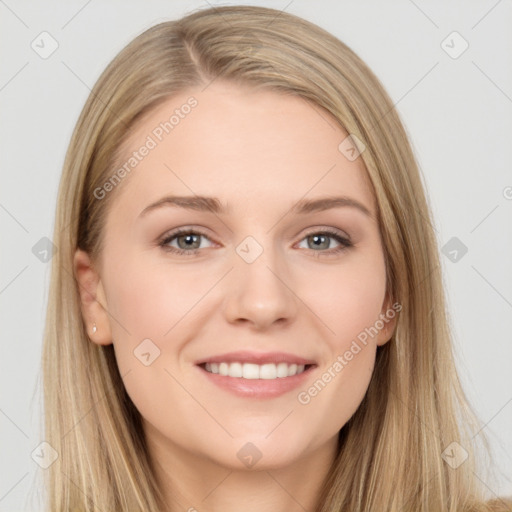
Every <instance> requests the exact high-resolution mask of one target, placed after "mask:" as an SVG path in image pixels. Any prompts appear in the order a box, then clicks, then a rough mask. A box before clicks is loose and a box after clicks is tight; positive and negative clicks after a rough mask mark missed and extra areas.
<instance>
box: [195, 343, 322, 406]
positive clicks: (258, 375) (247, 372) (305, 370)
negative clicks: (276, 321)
mask: <svg viewBox="0 0 512 512" xmlns="http://www.w3.org/2000/svg"><path fill="white" fill-rule="evenodd" d="M196 367H197V368H198V369H199V370H200V371H201V374H202V375H204V376H205V377H206V379H207V382H208V383H210V384H214V385H216V386H218V387H220V388H221V389H223V390H224V391H229V392H230V393H234V394H235V395H238V396H241V397H244V398H247V397H249V398H261V399H263V398H274V397H277V396H280V395H282V394H284V393H287V392H289V391H292V390H293V389H294V388H296V387H298V386H300V385H301V384H302V385H303V384H304V382H305V380H306V379H308V377H309V375H310V373H311V372H312V371H313V370H314V369H315V368H316V367H317V364H316V363H315V362H314V361H313V360H310V359H304V358H301V357H297V356H295V355H293V354H285V353H276V352H275V353H267V354H261V353H250V352H232V353H229V354H224V355H219V356H214V357H210V358H208V359H203V360H202V361H197V362H196Z"/></svg>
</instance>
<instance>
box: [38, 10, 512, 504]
mask: <svg viewBox="0 0 512 512" xmlns="http://www.w3.org/2000/svg"><path fill="white" fill-rule="evenodd" d="M217 78H220V79H223V80H228V81H230V82H234V83H239V84H243V85H252V86H254V87H261V88H266V89H271V90H275V91H279V92H284V93H287V94H291V95H296V96H299V97H302V98H304V99H306V100H309V101H311V102H312V103H314V104H315V105H317V106H318V107H322V108H323V109H325V110H326V111H328V112H329V113H331V114H332V115H333V116H334V117H335V118H336V119H337V120H338V122H339V124H340V126H342V127H343V128H344V129H345V130H346V131H347V132H349V133H351V134H355V135H356V136H357V138H359V139H360V140H361V141H363V142H364V145H365V146H366V149H365V151H364V152H363V153H362V154H361V158H362V159H363V161H364V163H365V165H366V169H367V172H368V176H369V178H370V180H371V183H372V187H373V191H374V194H375V197H376V200H377V205H378V213H379V223H380V229H381V233H382V240H383V245H384V252H385V257H386V269H387V282H388V291H389V293H390V294H391V296H392V297H393V298H394V300H395V301H397V302H399V303H400V304H402V307H403V309H402V311H401V313H400V316H399V319H398V323H397V326H396V330H395V332H394V334H393V337H392V339H391V341H390V342H389V343H387V344H385V345H384V346H382V347H379V349H378V352H377V360H376V364H375V370H374V374H373V377H372V380H371V383H370V385H369V388H368V391H367V393H366V396H365V398H364V399H363V401H362V403H361V405H360V407H359V408H358V410H357V411H356V413H355V414H354V415H353V417H352V418H351V419H350V420H349V422H348V423H347V424H346V425H345V426H344V427H343V428H342V429H341V431H340V436H339V454H338V456H337V459H336V460H335V462H334V465H333V467H332V470H331V471H330V473H329V476H328V478H327V480H326V481H325V484H324V488H323V492H322V499H321V502H320V504H319V506H318V512H334V511H350V512H363V511H364V512H370V511H372V512H375V511H377V510H378V511H385V510H396V511H404V512H405V511H415V512H419V511H422V512H427V511H435V512H455V511H457V512H460V511H464V512H470V511H490V510H505V509H506V508H505V507H506V505H505V502H504V500H500V499H498V500H495V501H494V502H493V503H490V502H489V503H487V504H486V503H485V499H484V496H483V491H482V490H481V489H480V488H479V487H478V486H477V483H478V482H477V479H476V477H475V474H474V472H475V471H476V465H475V455H476V451H475V449H474V448H473V444H472V443H474V440H472V439H471V434H472V432H478V431H479V423H478V420H477V419H476V416H475V415H474V413H473V412H472V411H471V408H470V406H469V404H468V402H467V400H466V398H465V395H464V393H463V390H462V387H461V384H460V382H459V379H458V376H457V372H456V368H455V365H454V359H453V354H452V345H451V335H450V329H449V320H448V317H447V312H446V308H445V299H444V291H443V286H442V276H441V268H440V262H439V256H438V249H437V243H436V239H435V235H434V232H433V227H432V224H433V219H432V217H431V213H430V209H429V207H428V204H427V201H426V198H425V193H424V187H423V184H422V181H421V178H420V173H419V171H418V165H417V163H416V161H415V157H414V155H413V152H412V150H411V147H410V145H409V142H408V139H407V136H406V132H405V130H404V128H403V126H402V123H401V121H400V118H399V116H398V114H397V112H396V110H395V109H394V108H393V103H392V101H391V100H390V98H389V97H388V95H387V94H386V92H385V91H384V89H383V87H382V85H381V84H380V82H379V81H378V79H377V78H376V77H375V76H374V74H373V73H372V72H371V71H370V69H369V68H368V67H367V66H366V65H365V63H364V62H363V61H361V59H360V58H359V57H358V56H357V55H356V54H355V53H354V52H353V51H352V50H350V48H348V47H347V46H346V45H345V44H343V43H342V42H340V41H339V40H338V39H336V38H335V37H334V36H332V35H331V34H329V33H327V32H326V31H324V30H323V29H321V28H319V27H317V26H316V25H313V24H311V23H309V22H307V21H305V20H303V19H301V18H298V17H296V16H294V15H290V14H287V13H284V12H280V11H276V10H274V9H269V8H262V7H250V6H227V7H215V8H210V9H206V10H200V11H197V12H194V13H192V14H190V15H188V16H186V17H184V18H182V19H180V20H178V21H169V22H165V23H160V24H158V25H156V26H154V27H152V28H150V29H148V30H146V31H145V32H144V33H142V34H141V35H140V36H138V37H137V38H136V39H134V40H133V41H132V42H131V43H130V44H129V45H128V46H127V47H126V48H124V49H123V50H122V51H121V52H120V53H119V54H118V55H117V56H116V57H115V59H114V60H113V61H112V62H111V63H110V64H109V66H108V67H107V68H106V70H105V71H104V72H103V74H102V75H101V77H100V78H99V80H98V81H97V83H96V85H95V86H94V89H93V90H92V93H91V95H90V96H89V98H88V100H87V102H86V104H85V107H84V109H83V111H82V113H81V115H80V118H79V120H78V122H77V125H76V128H75V130H74V133H73V136H72V139H71V142H70V145H69V149H68V152H67V156H66V160H65V163H64V169H63V174H62V180H61V183H60V189H59V198H58V205H57V212H56V220H55V232H54V243H55V244H56V246H57V248H58V253H57V254H56V255H55V257H54V258H53V262H52V277H51V285H50V297H49V303H48V312H47V320H46V330H45V339H44V349H43V381H44V398H45V440H46V441H47V442H48V443H50V444H51V446H52V447H53V448H54V449H55V450H56V451H57V453H58V455H59V457H58V459H57V460H56V462H55V463H54V464H53V465H52V466H50V468H49V469H48V470H47V493H48V510H50V511H52V512H55V511H69V510H80V511H92V510H103V511H107V510H109V511H110V510H116V511H133V510H144V511H148V512H157V511H160V510H162V508H163V506H164V503H163V499H162V493H161V491H160V490H159V488H158V485H157V482H156V478H155V476H154V472H153V468H152V465H151V461H150V459H149V457H148V453H147V450H146V445H145V439H144V433H143V430H142V426H141V418H140V414H139V412H138V411H137V409H136V408H135V406H134V405H133V403H132V402H131V400H130V398H129V397H128V395H127V393H126V391H125V389H124V386H123V380H122V376H121V375H119V371H118V368H117V365H116V361H115V355H114V351H113V347H112V346H111V345H110V346H99V345H96V344H94V343H92V342H91V341H90V340H89V339H88V337H87V334H86V330H85V326H84V323H83V320H82V315H81V310H80V297H79V290H78V285H77V282H76V280H75V277H74V272H73V255H74V252H75V250H76V249H77V248H81V249H83V250H86V251H88V252H89V253H90V254H91V255H92V256H93V259H94V258H97V257H98V255H99V254H100V252H101V246H102V238H101V235H102V232H103V231H102V229H103V225H104V221H105V215H106V212H107V209H108V205H109V204H110V203H111V201H112V200H115V199H114V198H115V195H116V192H115V191H114V192H112V193H110V194H109V195H108V196H107V197H105V198H104V199H102V200H98V199H97V198H96V197H95V194H94V190H95V189H97V187H101V186H102V184H104V183H106V182H107V181H108V180H109V178H110V177H111V176H112V173H113V171H114V169H115V165H116V159H117V158H118V156H119V150H120V148H121V146H122V145H123V143H124V142H125V141H126V140H127V137H128V135H129V133H130V131H131V130H132V128H133V126H134V124H135V123H136V122H137V121H138V120H140V119H141V117H142V116H143V115H145V114H147V113H148V112H149V111H150V110H152V109H153V108H155V107H156V106H157V105H158V104H159V103H161V102H162V101H164V100H167V99H169V98H170V97H171V96H172V95H175V94H176V93H178V92H183V91H186V90H187V89H188V88H190V87H191V86H196V85H200V86H203V87H206V86H207V85H208V84H209V83H210V82H211V81H212V80H214V79H217ZM479 436H480V437H481V438H482V441H483V445H484V447H485V448H488V442H487V441H486V440H485V437H484V436H483V433H480V434H479ZM454 442H455V443H458V444H459V445H460V446H461V447H462V448H463V449H464V450H466V451H467V452H468V454H469V456H468V459H467V460H466V461H465V462H464V463H463V464H462V465H460V466H459V467H458V468H457V469H454V468H452V467H450V465H449V464H447V463H446V462H445V461H444V460H443V457H442V453H443V451H444V450H445V449H446V448H447V447H449V445H450V444H451V443H454ZM452 446H456V445H452ZM493 507H494V508H493ZM501 507H503V508H501Z"/></svg>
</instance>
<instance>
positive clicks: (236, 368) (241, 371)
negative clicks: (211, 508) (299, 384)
mask: <svg viewBox="0 0 512 512" xmlns="http://www.w3.org/2000/svg"><path fill="white" fill-rule="evenodd" d="M204 369H205V370H206V371H207V372H210V373H217V374H219V375H223V376H227V377H238V378H243V379H267V380H272V379H277V378H284V377H292V376H293V375H297V374H299V373H302V372H303V371H304V369H305V365H303V364H299V365H297V364H288V363H279V364H274V363H266V364H261V365H260V364H254V363H206V364H205V365H204Z"/></svg>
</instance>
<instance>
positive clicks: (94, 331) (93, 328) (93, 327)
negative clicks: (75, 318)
mask: <svg viewBox="0 0 512 512" xmlns="http://www.w3.org/2000/svg"><path fill="white" fill-rule="evenodd" d="M97 330H98V329H97V327H96V323H93V324H92V333H93V334H95V333H96V331H97Z"/></svg>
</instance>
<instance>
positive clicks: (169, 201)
mask: <svg viewBox="0 0 512 512" xmlns="http://www.w3.org/2000/svg"><path fill="white" fill-rule="evenodd" d="M164 206H169V207H177V208H185V209H187V210H195V211H200V212H208V211H209V212H212V213H215V214H222V213H227V212H228V211H231V209H230V208H228V207H227V206H225V205H223V204H222V203H221V202H220V201H219V199H217V198H216V197H206V196H166V197H162V198H161V199H159V200H158V201H156V202H154V203H152V204H150V205H149V206H147V207H146V208H144V210H142V212H141V213H140V214H139V217H143V216H145V215H146V214H148V213H149V212H151V211H153V210H157V209H159V208H162V207H164ZM341 207H350V208H355V209H356V210H358V211H360V212H361V213H363V214H364V215H366V216H367V217H369V218H370V219H373V218H374V216H373V214H372V213H371V211H370V210H369V209H368V208H367V207H366V206H365V205H364V204H362V203H361V202H359V201H357V200H356V199H354V198H351V197H347V196H341V197H333V196H328V197H320V198H318V199H301V200H300V201H298V202H297V203H296V204H294V205H293V206H292V208H291V209H290V212H291V213H295V214H307V213H316V212H322V211H325V210H330V209H332V208H341Z"/></svg>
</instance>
